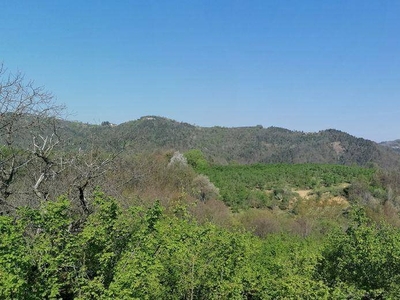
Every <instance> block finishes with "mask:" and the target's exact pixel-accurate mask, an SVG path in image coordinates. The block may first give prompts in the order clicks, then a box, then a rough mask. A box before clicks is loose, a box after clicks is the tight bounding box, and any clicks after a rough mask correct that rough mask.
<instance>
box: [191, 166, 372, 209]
mask: <svg viewBox="0 0 400 300" xmlns="http://www.w3.org/2000/svg"><path fill="white" fill-rule="evenodd" d="M197 170H198V172H200V173H202V174H205V175H207V176H208V177H209V178H210V180H211V181H212V182H213V183H214V184H215V186H216V187H218V188H219V190H220V195H221V198H222V200H223V201H224V202H225V203H227V204H228V205H229V206H231V207H233V208H235V209H238V208H248V207H259V208H260V207H273V206H274V205H279V206H281V207H287V205H288V202H289V201H290V200H291V198H293V197H295V196H296V195H295V192H293V191H295V190H311V189H312V190H313V191H314V192H319V193H321V191H332V192H335V188H336V187H337V186H338V185H341V184H342V187H341V188H340V187H339V189H336V192H337V193H341V194H343V193H345V187H346V186H347V185H344V186H343V184H350V183H352V182H355V181H358V182H363V183H366V184H369V183H370V182H371V181H372V178H373V175H374V174H375V172H376V170H375V169H366V168H361V167H356V166H352V167H350V166H341V165H322V164H297V165H289V164H269V165H261V164H257V165H229V166H210V167H203V168H198V169H197Z"/></svg>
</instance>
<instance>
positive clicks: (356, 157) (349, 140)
mask: <svg viewBox="0 0 400 300" xmlns="http://www.w3.org/2000/svg"><path fill="white" fill-rule="evenodd" d="M102 124H103V125H89V124H84V123H79V122H70V121H63V122H62V130H61V133H62V135H63V136H64V137H65V138H66V139H67V140H68V145H69V147H70V148H78V147H79V148H82V149H83V148H87V147H91V146H96V147H100V148H102V149H105V150H116V149H118V150H124V149H125V150H134V151H136V152H144V151H155V150H179V151H181V152H183V151H187V150H189V149H200V150H202V151H203V153H204V154H205V155H206V156H207V157H208V158H209V159H210V160H212V161H214V162H216V163H221V164H228V163H239V164H250V163H309V162H312V163H334V164H345V165H351V164H357V165H360V166H369V165H378V166H380V167H383V168H399V169H400V154H399V153H396V152H395V151H393V150H392V149H390V148H389V147H385V146H383V145H379V144H377V143H374V142H372V141H369V140H365V139H362V138H356V137H354V136H351V135H349V134H347V133H345V132H341V131H338V130H334V129H329V130H323V131H320V132H316V133H304V132H300V131H291V130H287V129H283V128H278V127H268V128H263V127H262V126H260V125H259V126H253V127H235V128H225V127H219V126H216V127H199V126H194V125H191V124H188V123H182V122H177V121H174V120H171V119H167V118H162V117H157V116H146V117H142V118H140V119H138V120H135V121H130V122H126V123H123V124H120V125H114V124H111V123H109V122H103V123H102Z"/></svg>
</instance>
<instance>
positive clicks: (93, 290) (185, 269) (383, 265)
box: [0, 192, 400, 299]
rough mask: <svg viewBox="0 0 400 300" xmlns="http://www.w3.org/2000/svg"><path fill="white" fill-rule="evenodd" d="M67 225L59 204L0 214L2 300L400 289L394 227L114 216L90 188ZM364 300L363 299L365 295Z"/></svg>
mask: <svg viewBox="0 0 400 300" xmlns="http://www.w3.org/2000/svg"><path fill="white" fill-rule="evenodd" d="M94 199H95V210H94V212H93V213H92V214H91V215H90V216H89V217H88V218H86V219H84V220H83V219H80V220H79V219H76V216H74V214H73V213H72V211H71V206H70V202H69V200H68V199H66V198H59V199H58V200H57V201H54V202H52V201H50V202H45V203H43V204H42V206H41V207H40V208H38V209H29V208H21V209H20V210H19V211H18V217H16V218H12V217H9V216H2V217H0V235H1V236H0V254H1V255H0V270H1V272H0V297H1V298H2V299H59V298H62V299H361V298H362V297H369V298H368V299H377V298H379V297H384V298H393V297H394V298H395V297H396V295H398V292H399V289H400V281H399V278H400V277H399V276H400V260H399V258H398V254H399V253H400V242H399V241H400V231H399V230H398V229H395V228H394V227H391V226H389V225H385V224H378V223H374V222H372V221H371V220H370V219H369V218H367V217H366V215H365V213H364V211H363V210H362V209H359V208H357V207H356V208H355V209H353V210H352V211H351V213H350V214H349V221H350V223H349V224H350V225H349V227H348V229H347V230H346V231H342V230H332V231H331V234H330V235H329V236H328V237H327V238H324V239H318V240H317V239H315V238H311V237H310V238H307V239H304V238H300V237H298V236H296V235H290V234H273V235H269V236H268V237H266V238H265V239H260V238H257V237H255V236H253V235H250V234H248V233H245V232H242V231H236V230H233V231H232V230H226V229H222V228H221V227H218V226H215V225H212V224H210V223H207V224H203V225H201V224H198V223H197V222H196V221H195V220H193V219H192V218H191V217H190V216H189V215H188V214H187V213H185V208H184V207H182V206H179V205H177V206H176V207H175V210H174V211H175V212H174V213H172V214H168V213H166V211H165V210H164V209H163V208H162V207H161V206H160V204H159V203H158V202H156V203H155V204H154V205H153V206H152V207H150V208H148V209H145V208H143V207H141V206H132V207H131V208H130V209H129V210H122V209H121V207H120V206H119V205H118V203H117V201H116V200H115V199H113V198H110V197H107V196H105V195H104V194H102V193H100V192H96V195H95V197H94ZM366 299H367V298H366Z"/></svg>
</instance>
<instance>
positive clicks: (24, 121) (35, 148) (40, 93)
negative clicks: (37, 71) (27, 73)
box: [0, 65, 64, 211]
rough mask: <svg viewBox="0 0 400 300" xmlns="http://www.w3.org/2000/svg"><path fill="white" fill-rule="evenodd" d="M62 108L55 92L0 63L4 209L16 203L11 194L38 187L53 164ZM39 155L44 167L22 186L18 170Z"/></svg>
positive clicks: (36, 190) (0, 164)
mask: <svg viewBox="0 0 400 300" xmlns="http://www.w3.org/2000/svg"><path fill="white" fill-rule="evenodd" d="M63 111H64V107H63V106H62V105H58V104H56V103H55V101H54V96H53V95H52V94H51V93H49V92H47V91H46V90H45V89H44V88H43V87H37V86H35V84H34V82H33V81H27V80H25V78H24V75H23V74H21V73H20V72H18V73H16V74H13V73H11V72H7V70H6V69H5V68H4V66H3V65H0V142H1V143H0V206H1V208H2V210H3V211H4V210H5V209H6V210H7V208H5V207H7V206H8V207H9V208H12V207H13V206H14V204H15V203H12V202H13V201H10V197H11V196H12V195H16V194H18V195H16V196H18V197H21V195H22V194H29V192H34V193H35V194H36V195H37V196H38V197H45V196H44V194H43V193H42V192H41V191H40V186H41V184H42V183H43V181H44V180H45V179H46V178H47V177H48V176H49V174H50V173H51V169H52V168H54V166H55V165H56V164H55V162H54V161H52V160H50V156H51V153H52V151H54V148H55V146H56V145H57V144H58V143H59V138H58V136H57V132H56V122H57V118H59V117H60V115H61V113H62V112H63ZM35 158H39V159H40V160H41V161H42V162H43V163H44V164H45V168H44V169H42V170H36V171H38V173H39V175H38V177H37V180H36V182H35V183H34V184H33V185H32V186H30V187H29V188H28V187H26V186H24V187H22V186H21V181H20V178H19V175H20V174H24V173H26V170H27V166H28V165H29V164H30V163H32V162H33V160H34V159H35Z"/></svg>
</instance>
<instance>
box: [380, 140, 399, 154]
mask: <svg viewBox="0 0 400 300" xmlns="http://www.w3.org/2000/svg"><path fill="white" fill-rule="evenodd" d="M379 145H382V146H385V147H389V148H390V149H392V150H394V151H396V152H400V140H394V141H386V142H381V143H379Z"/></svg>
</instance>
